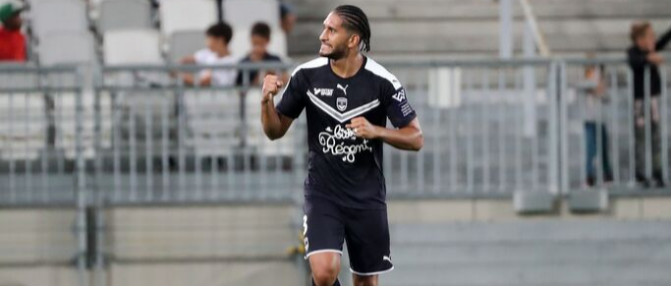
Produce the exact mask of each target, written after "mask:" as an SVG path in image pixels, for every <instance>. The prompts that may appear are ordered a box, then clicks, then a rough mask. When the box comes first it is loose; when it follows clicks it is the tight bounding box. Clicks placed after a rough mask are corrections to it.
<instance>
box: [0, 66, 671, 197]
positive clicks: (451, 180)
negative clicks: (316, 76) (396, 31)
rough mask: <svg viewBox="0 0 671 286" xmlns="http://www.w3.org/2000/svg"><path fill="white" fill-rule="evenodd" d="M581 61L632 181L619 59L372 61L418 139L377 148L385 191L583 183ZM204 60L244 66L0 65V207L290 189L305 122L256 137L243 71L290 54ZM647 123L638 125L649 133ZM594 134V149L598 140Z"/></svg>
mask: <svg viewBox="0 0 671 286" xmlns="http://www.w3.org/2000/svg"><path fill="white" fill-rule="evenodd" d="M585 64H603V65H605V70H604V72H603V74H604V77H605V78H607V79H608V80H607V84H608V88H607V89H606V90H607V93H608V94H609V96H608V97H609V98H610V104H608V105H604V106H605V108H601V109H596V110H597V111H598V112H600V114H599V115H597V117H603V118H605V119H606V121H604V122H605V123H606V125H607V127H608V128H607V129H608V130H610V131H612V133H613V138H617V140H610V142H609V144H608V146H609V147H610V148H611V149H612V150H614V152H611V153H610V154H609V155H608V156H610V157H612V158H611V159H612V161H613V164H612V165H613V166H612V168H611V169H612V177H613V184H612V186H613V189H615V190H618V191H622V190H624V191H627V190H632V189H633V187H634V186H635V184H634V181H635V173H634V172H635V168H634V166H633V164H634V163H633V162H634V161H635V160H634V159H635V157H636V156H635V154H634V153H635V152H634V141H635V140H634V137H635V136H634V133H633V131H632V130H633V120H632V118H631V116H632V113H631V112H630V111H631V110H632V109H633V104H634V103H633V100H632V96H630V94H631V74H630V72H629V69H628V67H627V65H626V63H625V62H624V61H623V60H621V59H618V60H592V61H584V60H571V59H569V60H564V59H554V60H514V61H492V60H468V61H445V62H424V63H421V62H391V63H386V64H385V66H386V67H387V68H389V69H390V71H391V72H392V73H394V74H395V75H396V76H397V77H398V78H399V80H400V81H401V82H402V83H403V84H404V86H405V87H406V89H407V90H408V94H409V98H410V102H411V104H412V105H413V106H414V108H415V109H417V112H418V114H419V118H420V122H421V124H422V126H423V129H424V131H425V132H424V136H425V144H426V145H425V148H424V149H423V150H422V151H421V152H419V153H409V152H402V151H398V150H395V149H393V148H391V147H386V148H385V154H384V169H385V174H386V177H387V180H388V184H387V185H388V195H389V196H390V197H392V198H394V197H396V198H411V197H459V196H465V197H472V196H489V197H497V196H501V197H508V196H510V195H511V194H512V193H513V192H516V191H543V192H552V193H559V190H562V192H568V191H569V190H570V189H575V188H582V187H583V186H584V185H585V184H584V182H585V180H586V178H587V177H588V175H587V174H586V173H587V168H586V167H585V166H586V164H585V159H584V158H585V157H586V153H587V151H588V150H587V148H586V147H587V146H586V144H583V143H584V142H583V141H584V138H585V136H584V134H583V132H584V126H583V123H584V117H585V116H584V115H585V114H586V112H585V110H583V109H581V108H578V107H580V106H581V103H582V100H581V98H582V97H584V96H582V95H581V94H582V93H583V92H582V90H586V89H585V88H583V87H579V86H578V85H579V84H581V81H582V79H583V78H584V76H583V75H581V74H582V73H583V72H582V70H583V69H584V65H585ZM212 68H214V69H215V71H219V70H231V69H237V70H240V71H245V72H244V73H242V75H244V76H243V77H244V83H243V84H242V85H240V86H235V87H207V86H198V85H196V86H188V85H185V84H183V83H182V81H181V80H179V77H176V76H175V75H176V74H179V73H200V72H202V70H203V67H184V66H180V67H176V66H175V67H171V66H168V67H164V66H162V67H105V68H102V69H101V70H95V69H89V70H86V69H84V70H79V71H76V70H75V69H69V70H64V69H51V70H50V69H37V68H20V67H11V68H4V69H3V70H2V71H3V73H2V75H3V76H2V77H1V79H0V80H2V81H3V82H6V83H7V84H4V83H3V85H2V87H1V88H0V89H1V90H0V93H2V96H0V100H1V101H2V102H0V108H2V109H3V112H2V116H3V120H1V122H0V132H1V133H2V134H0V135H2V136H1V137H0V138H1V139H2V146H1V147H0V148H1V149H0V181H1V182H2V183H3V186H4V187H3V188H2V190H1V191H0V196H2V198H3V199H2V204H10V205H21V204H39V203H48V204H53V203H62V204H68V203H74V202H75V201H76V198H77V197H76V194H77V193H76V191H75V190H77V189H78V186H80V189H86V190H88V191H89V194H88V195H86V196H84V197H85V199H86V200H87V201H95V200H100V201H104V202H106V203H109V204H112V205H124V204H154V203H157V204H171V203H216V202H231V201H259V200H260V201H295V200H300V197H301V189H302V181H303V179H304V177H305V169H306V163H307V162H306V161H307V160H306V159H307V158H306V155H305V154H306V151H307V146H306V145H307V144H306V142H305V141H306V140H305V131H306V128H305V120H304V119H299V120H297V121H296V122H295V124H294V126H293V127H292V129H291V130H290V131H289V132H288V135H287V137H286V138H283V139H281V140H278V141H272V142H271V141H269V140H267V139H266V138H265V136H264V134H263V132H262V129H261V125H260V120H259V112H260V108H258V102H259V101H260V97H261V94H260V86H258V85H255V84H253V79H251V76H250V73H249V72H250V71H252V70H256V69H264V70H274V71H285V72H289V71H290V70H291V68H292V66H291V65H286V64H267V65H253V64H250V65H239V66H230V67H208V69H212ZM10 71H11V74H13V75H10ZM66 71H67V73H66ZM662 73H663V74H664V75H663V84H662V85H663V86H664V87H666V83H667V82H668V81H666V77H667V74H666V72H665V69H662ZM17 74H18V76H17ZM5 75H6V76H5ZM17 78H20V80H18V79H17ZM87 83H90V84H87ZM250 83H252V84H250ZM663 92H664V93H665V92H666V88H665V89H663ZM278 100H279V99H278ZM653 101H654V100H650V102H648V103H647V104H648V106H649V105H650V104H651V102H653ZM659 101H660V106H661V108H660V114H661V115H660V116H661V118H662V120H661V121H660V122H661V124H659V127H660V130H661V132H660V133H661V134H662V136H661V144H660V145H661V148H660V149H661V152H662V153H663V154H662V158H665V160H661V164H662V170H663V174H664V175H668V163H669V160H668V158H667V157H668V150H667V149H668V132H667V127H666V124H664V123H665V122H668V112H667V108H668V100H667V99H666V96H661V97H660V100H659ZM599 104H600V103H599ZM600 105H601V104H600ZM599 110H600V111H599ZM646 110H647V109H646ZM646 116H657V115H656V113H655V114H648V113H646ZM649 129H651V128H646V129H645V130H646V131H645V132H644V133H645V136H647V137H646V138H648V137H650V136H653V135H654V134H657V133H655V132H652V130H649ZM599 130H602V129H599ZM599 132H601V131H599ZM590 134H592V133H590ZM597 135H598V132H597ZM595 138H596V139H595V140H596V141H599V142H600V140H603V138H605V136H604V137H601V136H595ZM646 142H650V140H648V141H646ZM596 145H598V148H597V151H596V153H597V154H602V153H603V152H601V151H600V150H601V149H600V148H602V147H603V146H602V145H603V144H596ZM648 145H650V146H648ZM648 145H646V146H645V147H646V148H647V150H648V151H649V150H650V149H651V148H652V147H653V146H652V144H648ZM654 147H656V145H655V146H654ZM589 151H590V152H592V151H591V150H589ZM650 153H651V152H646V154H648V156H646V157H645V162H646V163H645V166H646V168H645V172H646V174H647V175H648V176H650V175H651V173H652V171H653V170H652V169H653V168H652V167H654V166H652V165H653V156H650V155H649V154H650ZM590 154H591V153H590ZM596 172H598V176H595V178H594V180H593V181H594V182H595V184H596V185H599V186H604V185H602V184H601V183H602V182H606V181H610V174H604V172H603V170H602V168H596Z"/></svg>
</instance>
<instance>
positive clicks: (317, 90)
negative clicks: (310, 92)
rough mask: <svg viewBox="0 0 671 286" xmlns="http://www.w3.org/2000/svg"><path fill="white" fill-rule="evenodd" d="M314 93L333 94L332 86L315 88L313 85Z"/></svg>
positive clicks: (321, 94) (319, 94) (320, 94)
mask: <svg viewBox="0 0 671 286" xmlns="http://www.w3.org/2000/svg"><path fill="white" fill-rule="evenodd" d="M315 95H318V96H333V89H332V88H316V87H315Z"/></svg>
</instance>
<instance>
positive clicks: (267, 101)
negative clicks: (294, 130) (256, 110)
mask: <svg viewBox="0 0 671 286" xmlns="http://www.w3.org/2000/svg"><path fill="white" fill-rule="evenodd" d="M283 85H284V83H283V82H282V81H281V80H280V79H279V78H278V77H277V76H276V75H270V74H269V75H266V77H265V78H264V79H263V90H262V92H263V99H262V100H261V122H262V124H263V132H264V133H266V136H267V137H268V139H270V140H275V139H279V138H282V136H284V134H286V133H287V130H289V127H290V126H291V123H292V122H293V121H294V120H293V119H292V118H289V117H287V116H284V115H282V114H280V113H278V112H277V110H276V109H275V103H274V101H273V98H274V97H275V95H277V93H278V92H279V90H280V88H282V86H283Z"/></svg>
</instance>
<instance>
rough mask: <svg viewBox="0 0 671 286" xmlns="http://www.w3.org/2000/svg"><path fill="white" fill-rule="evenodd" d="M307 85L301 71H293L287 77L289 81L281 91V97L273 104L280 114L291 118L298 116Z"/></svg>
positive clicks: (303, 103)
mask: <svg viewBox="0 0 671 286" xmlns="http://www.w3.org/2000/svg"><path fill="white" fill-rule="evenodd" d="M306 91H307V86H306V83H305V80H304V78H303V74H302V73H301V71H300V70H299V71H297V72H294V74H293V75H292V76H291V78H290V79H289V83H287V86H286V87H285V88H284V91H283V92H282V99H281V100H280V102H279V103H278V104H277V106H275V109H276V110H277V112H279V113H280V114H282V115H284V116H286V117H290V118H293V119H296V118H298V116H299V115H301V112H302V111H303V109H304V108H305V95H304V94H305V92H306Z"/></svg>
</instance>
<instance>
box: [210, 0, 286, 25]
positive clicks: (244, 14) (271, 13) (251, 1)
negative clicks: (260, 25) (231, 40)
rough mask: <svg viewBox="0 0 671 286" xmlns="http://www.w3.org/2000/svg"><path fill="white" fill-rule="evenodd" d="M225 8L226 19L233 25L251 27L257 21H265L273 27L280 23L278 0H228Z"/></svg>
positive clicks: (224, 5)
mask: <svg viewBox="0 0 671 286" xmlns="http://www.w3.org/2000/svg"><path fill="white" fill-rule="evenodd" d="M223 10H224V11H223V13H224V19H226V22H228V23H229V24H231V26H235V27H244V28H249V27H251V26H252V25H254V23H256V22H265V23H266V24H268V25H269V26H270V27H273V28H274V27H279V25H280V6H279V4H278V1H276V0H226V1H224V3H223ZM273 30H275V29H273Z"/></svg>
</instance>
